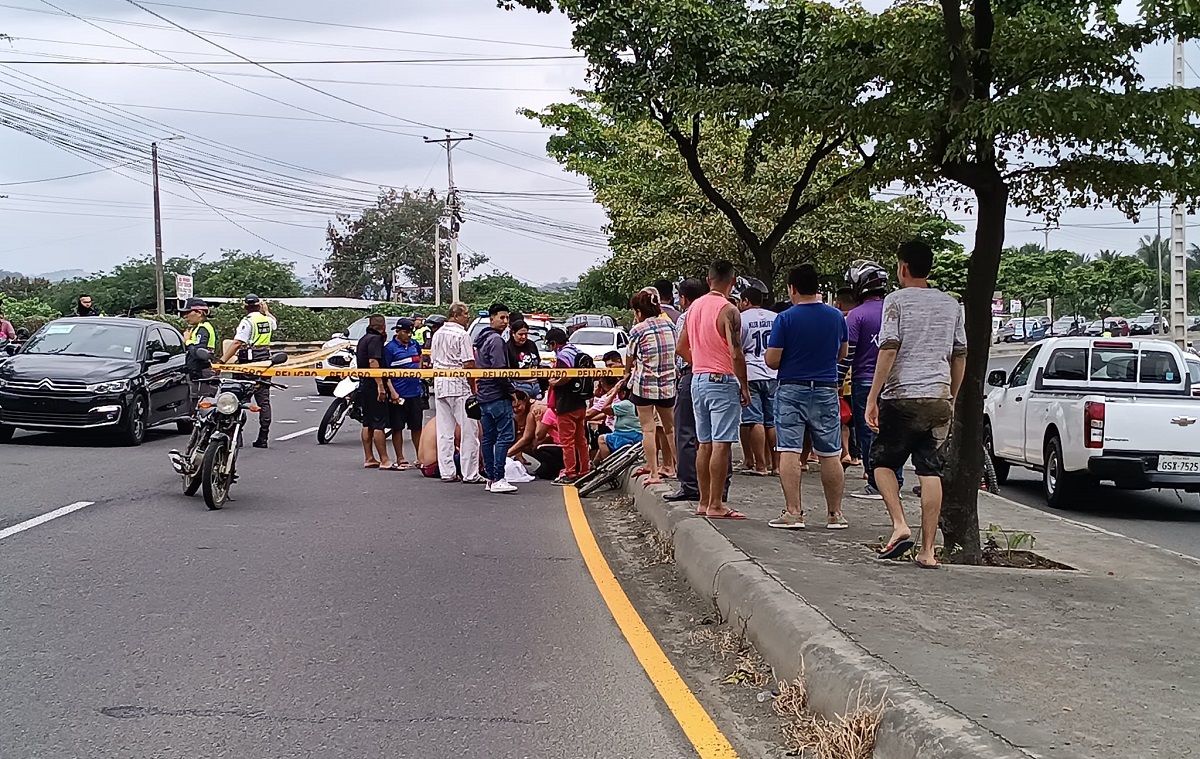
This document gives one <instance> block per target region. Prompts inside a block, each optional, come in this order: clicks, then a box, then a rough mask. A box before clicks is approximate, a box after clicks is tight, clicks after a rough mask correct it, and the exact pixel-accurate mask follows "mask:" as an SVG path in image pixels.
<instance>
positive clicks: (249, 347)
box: [221, 294, 279, 448]
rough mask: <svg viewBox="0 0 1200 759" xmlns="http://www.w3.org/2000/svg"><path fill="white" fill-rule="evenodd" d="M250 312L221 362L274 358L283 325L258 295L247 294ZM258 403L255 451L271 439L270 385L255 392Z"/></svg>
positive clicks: (245, 306) (264, 446)
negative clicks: (276, 336)
mask: <svg viewBox="0 0 1200 759" xmlns="http://www.w3.org/2000/svg"><path fill="white" fill-rule="evenodd" d="M242 305H243V307H244V308H245V310H246V318H244V319H242V321H241V322H240V323H239V324H238V327H237V331H236V332H234V333H233V341H232V343H231V344H230V346H229V348H228V349H227V350H226V351H225V355H224V356H222V357H221V363H223V364H224V363H228V362H229V360H230V359H232V358H233V357H234V355H236V356H237V357H238V362H239V363H243V364H244V363H247V362H250V361H266V360H267V359H269V358H271V340H272V337H273V335H274V333H275V329H276V328H277V327H278V326H279V325H278V323H277V322H276V321H275V317H274V316H271V310H270V309H269V308H267V302H266V301H264V300H263V299H261V298H259V297H258V296H257V295H253V294H251V295H247V296H246V297H245V299H244V300H243V301H242ZM254 402H255V403H256V404H258V407H259V409H260V410H259V412H258V439H257V440H255V441H254V447H255V448H266V447H267V439H268V438H269V437H270V434H271V388H270V386H268V385H264V386H261V387H259V389H258V390H256V391H255V392H254Z"/></svg>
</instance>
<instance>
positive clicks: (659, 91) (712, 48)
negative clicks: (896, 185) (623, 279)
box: [497, 0, 876, 282]
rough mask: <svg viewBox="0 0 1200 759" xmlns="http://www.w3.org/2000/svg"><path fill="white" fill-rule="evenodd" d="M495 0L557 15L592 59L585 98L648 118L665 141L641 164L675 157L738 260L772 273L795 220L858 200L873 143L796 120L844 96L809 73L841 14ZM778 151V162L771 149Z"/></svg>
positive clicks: (844, 88) (719, 5) (629, 119)
mask: <svg viewBox="0 0 1200 759" xmlns="http://www.w3.org/2000/svg"><path fill="white" fill-rule="evenodd" d="M497 2H498V4H499V5H500V6H501V7H505V8H512V7H514V6H517V5H520V6H524V7H527V8H533V9H536V10H539V11H542V12H547V13H548V12H551V11H552V10H554V9H555V8H557V9H559V10H561V11H562V12H563V13H565V14H566V15H567V17H568V18H569V19H570V20H571V22H572V23H573V24H574V25H575V31H574V35H573V37H572V43H573V45H574V46H575V48H576V49H578V50H579V51H581V52H582V53H584V55H585V56H586V57H587V60H588V64H589V82H590V84H591V85H592V87H593V89H592V92H591V93H589V99H590V101H591V102H592V103H594V104H596V105H598V106H601V107H602V108H603V113H604V115H605V116H606V117H610V118H611V119H613V120H614V121H617V122H621V123H625V124H628V125H632V128H633V129H641V126H642V125H645V124H650V125H653V127H654V130H655V132H656V134H657V136H658V137H659V138H661V139H655V140H654V141H653V144H652V146H647V148H648V149H651V151H652V153H653V156H652V157H651V158H650V160H649V163H646V164H643V165H642V166H640V167H638V168H639V169H644V170H647V171H650V170H653V169H654V164H655V163H657V162H659V161H665V160H668V158H669V157H670V156H671V155H675V156H678V159H679V161H680V162H681V163H682V168H683V170H685V171H686V172H687V175H688V176H690V178H691V180H692V182H693V183H694V186H695V187H696V188H697V189H698V191H699V192H698V193H693V192H689V193H688V194H687V196H686V197H681V198H678V202H680V203H681V204H686V205H689V206H692V207H693V208H694V207H695V206H696V200H697V199H699V198H702V199H703V203H704V206H705V208H704V210H705V211H709V210H710V209H715V210H716V212H717V213H718V214H720V217H723V219H724V223H725V224H728V225H729V227H731V228H732V230H733V234H734V235H736V242H737V244H738V247H740V248H741V249H742V250H743V251H744V254H743V256H742V257H743V258H744V259H745V261H746V266H745V267H744V268H745V269H747V270H749V271H752V272H754V273H755V274H756V275H757V276H758V277H759V278H760V279H763V280H764V281H766V282H771V281H772V280H774V279H776V277H775V274H776V271H777V268H778V265H779V262H778V254H777V249H778V248H780V246H781V245H783V244H784V242H785V239H787V238H788V237H789V235H790V234H791V233H792V231H793V229H794V228H795V227H796V226H797V224H798V223H799V222H800V221H801V219H804V218H805V217H807V216H809V215H811V214H815V213H817V212H819V211H820V210H821V209H822V207H823V206H825V205H826V204H827V203H829V201H831V200H835V199H838V198H848V199H849V202H851V203H853V202H859V203H862V202H865V199H866V196H865V195H864V191H865V189H866V188H867V184H866V182H867V180H868V177H869V174H870V169H871V166H872V165H873V164H874V163H875V160H876V157H875V155H874V154H873V153H872V147H873V144H872V143H871V142H870V141H869V140H867V139H865V138H863V137H862V136H861V135H858V134H856V133H854V132H853V131H852V130H848V129H846V128H844V126H843V125H841V124H837V123H833V122H818V121H814V120H808V121H807V125H806V128H803V129H795V128H794V127H795V126H796V124H797V119H798V118H799V117H801V116H803V115H804V114H807V113H809V112H810V110H812V109H814V108H818V107H820V108H821V109H823V107H824V105H825V104H827V103H830V102H832V103H837V102H842V101H844V100H850V99H852V98H853V97H854V91H853V89H852V87H853V85H852V83H851V82H849V80H842V81H841V82H838V81H834V80H826V81H823V82H821V83H820V86H814V84H815V83H814V82H813V80H812V75H813V73H814V72H817V71H821V70H823V64H821V63H820V62H819V61H817V60H815V59H814V57H813V51H814V50H815V49H817V48H818V46H819V45H820V44H821V41H822V38H823V35H824V34H825V32H826V25H827V23H828V22H829V21H830V20H831V19H833V18H836V17H839V16H841V15H843V13H844V12H843V11H841V10H839V9H837V8H835V7H833V6H831V5H823V4H819V3H809V2H803V3H801V2H773V3H761V2H752V1H750V0H704V1H702V2H697V1H696V0H656V1H655V2H642V1H640V0H599V1H598V0H497ZM783 93H790V94H791V95H792V97H790V98H786V99H785V98H781V97H780V95H781V94H783ZM815 112H821V111H815ZM551 117H552V119H553V118H554V115H553V114H551ZM784 124H786V125H787V126H786V127H785V128H782V129H781V128H780V126H781V125H784ZM642 134H643V135H644V136H646V137H648V136H649V135H646V134H645V132H644V131H643V132H642ZM734 149H736V154H735V152H734ZM781 152H783V153H786V154H787V160H783V161H779V160H778V158H779V155H780V153H781ZM672 160H673V159H672ZM760 174H763V175H764V176H760ZM731 180H733V181H731ZM745 189H750V190H751V192H750V193H749V195H750V197H747V193H743V192H741V191H742V190H745ZM647 210H648V211H649V209H647ZM697 210H698V209H697ZM701 215H704V214H701ZM707 215H710V216H713V217H716V214H711V213H709V214H707ZM647 221H651V220H649V219H648V220H647ZM713 221H715V219H714V220H713ZM713 221H709V222H708V224H709V226H710V227H711V226H712V225H713ZM722 226H723V225H722ZM818 226H819V225H818V224H817V223H815V222H814V223H812V224H808V225H807V228H808V229H809V230H810V231H811V230H815V229H816V228H817V227H818ZM830 232H831V233H832V234H840V233H841V230H836V229H831V230H830ZM704 239H705V240H710V241H711V240H714V239H717V238H716V237H713V236H707V235H706V236H705V237H704ZM791 242H793V243H794V242H795V240H792V241H791ZM710 244H711V243H710ZM722 254H723V255H725V256H730V257H733V256H732V254H733V250H731V249H730V248H728V247H727V248H726V249H725V250H723V251H722Z"/></svg>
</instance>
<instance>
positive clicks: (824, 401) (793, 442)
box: [775, 382, 842, 457]
mask: <svg viewBox="0 0 1200 759" xmlns="http://www.w3.org/2000/svg"><path fill="white" fill-rule="evenodd" d="M805 432H807V433H808V435H809V437H811V438H812V444H813V451H815V452H816V454H817V455H818V456H822V457H824V456H841V455H842V411H841V407H840V406H839V405H838V391H837V388H836V387H813V386H811V385H803V384H788V383H782V382H781V383H780V384H779V391H778V393H777V394H776V395H775V449H776V450H778V451H779V452H780V453H801V452H803V450H804V433H805Z"/></svg>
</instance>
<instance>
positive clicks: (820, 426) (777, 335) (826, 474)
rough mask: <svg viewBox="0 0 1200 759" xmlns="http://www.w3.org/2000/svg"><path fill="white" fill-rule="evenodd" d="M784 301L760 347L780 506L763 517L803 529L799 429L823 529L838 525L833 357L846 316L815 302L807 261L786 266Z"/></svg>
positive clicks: (841, 525)
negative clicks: (768, 376)
mask: <svg viewBox="0 0 1200 759" xmlns="http://www.w3.org/2000/svg"><path fill="white" fill-rule="evenodd" d="M787 282H788V295H789V297H790V298H791V301H792V307H791V308H789V309H788V310H787V311H784V312H783V313H782V314H780V315H779V317H778V318H777V319H776V320H775V326H774V328H773V329H772V330H771V339H770V341H769V343H768V347H767V356H766V362H767V366H769V367H771V368H772V369H776V370H778V372H779V390H778V391H777V393H776V396H775V435H776V448H777V449H778V450H779V454H780V456H779V482H780V484H781V485H782V486H783V500H784V503H785V504H786V507H785V508H784V511H783V513H782V514H780V515H779V516H778V517H776V518H775V519H772V520H771V522H770V526H771V527H777V528H780V529H785V530H803V529H804V509H803V508H802V506H801V504H800V478H801V472H802V471H803V470H802V467H803V466H804V462H803V461H801V452H802V451H803V450H804V433H805V432H807V433H808V434H809V436H810V437H811V438H812V446H813V450H814V451H815V452H816V454H817V456H819V457H820V459H821V484H822V485H823V486H824V489H825V503H826V505H827V506H828V508H829V517H828V521H827V522H826V524H825V526H826V528H828V529H830V530H841V529H845V528H846V526H847V525H846V520H845V519H843V518H842V489H843V487H844V486H845V480H846V476H845V472H844V470H843V469H842V461H841V459H842V417H841V407H840V406H839V404H838V386H839V383H838V362H839V361H841V360H842V359H843V358H845V356H846V351H847V350H848V348H847V333H846V319H845V318H844V317H843V316H842V312H841V311H838V310H837V309H836V308H834V307H833V306H829V305H826V304H824V303H822V302H821V297H820V296H819V295H818V294H817V290H818V288H819V285H820V282H819V278H818V277H817V270H816V269H814V268H813V267H812V265H811V264H802V265H800V266H797V267H795V268H794V269H792V270H791V271H790V272H788V280H787Z"/></svg>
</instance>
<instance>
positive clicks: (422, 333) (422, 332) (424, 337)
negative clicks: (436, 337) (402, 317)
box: [412, 314, 433, 350]
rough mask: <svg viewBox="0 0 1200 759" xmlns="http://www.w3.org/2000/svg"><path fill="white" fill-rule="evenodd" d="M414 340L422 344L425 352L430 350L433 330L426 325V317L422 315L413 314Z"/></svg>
mask: <svg viewBox="0 0 1200 759" xmlns="http://www.w3.org/2000/svg"><path fill="white" fill-rule="evenodd" d="M412 320H413V333H412V336H413V339H414V340H416V341H417V342H418V343H420V344H421V347H422V348H424V349H425V350H429V341H430V340H432V339H433V335H432V334H431V330H430V329H429V327H428V326H426V324H425V317H424V316H421V315H420V314H413V315H412Z"/></svg>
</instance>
